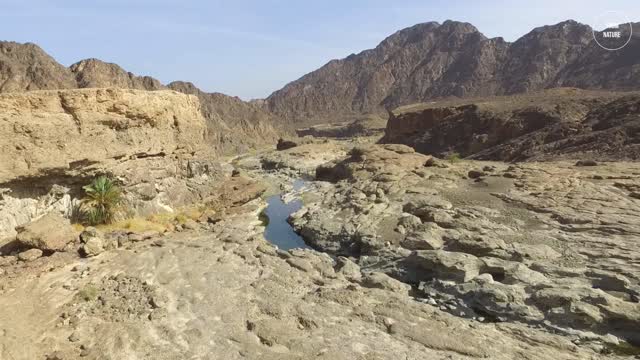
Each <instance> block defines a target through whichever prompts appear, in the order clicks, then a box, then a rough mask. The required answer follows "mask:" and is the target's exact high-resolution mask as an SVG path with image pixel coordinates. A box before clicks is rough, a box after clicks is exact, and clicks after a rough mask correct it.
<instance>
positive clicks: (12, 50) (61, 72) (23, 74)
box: [0, 41, 77, 93]
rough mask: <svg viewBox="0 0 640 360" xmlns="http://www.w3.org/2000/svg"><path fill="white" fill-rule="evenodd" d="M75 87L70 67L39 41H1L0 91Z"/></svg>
mask: <svg viewBox="0 0 640 360" xmlns="http://www.w3.org/2000/svg"><path fill="white" fill-rule="evenodd" d="M75 87H77V85H76V82H75V80H74V78H73V75H72V74H71V73H70V72H69V70H68V69H67V68H65V67H64V66H62V65H60V64H58V63H57V62H56V61H55V60H54V59H53V58H52V57H51V56H49V55H47V53H45V52H44V51H43V50H42V49H41V48H40V47H39V46H38V45H35V44H31V43H27V44H19V43H15V42H10V41H0V93H2V92H18V91H27V90H48V89H68V88H75Z"/></svg>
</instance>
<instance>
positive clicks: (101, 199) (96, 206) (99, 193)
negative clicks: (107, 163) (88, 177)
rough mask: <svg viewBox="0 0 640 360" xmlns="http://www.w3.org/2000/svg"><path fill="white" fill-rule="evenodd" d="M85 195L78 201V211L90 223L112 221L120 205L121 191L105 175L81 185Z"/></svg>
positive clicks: (96, 223) (97, 223) (108, 222)
mask: <svg viewBox="0 0 640 360" xmlns="http://www.w3.org/2000/svg"><path fill="white" fill-rule="evenodd" d="M83 189H84V191H85V197H84V198H83V199H82V202H81V203H80V212H81V213H82V215H83V218H84V220H85V221H86V222H88V223H89V224H90V225H99V224H110V223H112V222H113V221H114V220H115V218H116V216H117V214H118V212H119V211H120V210H121V208H120V207H121V205H122V191H121V190H120V187H119V186H117V185H116V184H115V183H114V182H113V180H111V179H109V178H107V177H106V176H100V177H97V178H95V179H94V180H93V181H92V182H91V184H89V185H86V186H84V187H83Z"/></svg>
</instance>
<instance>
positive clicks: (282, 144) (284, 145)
mask: <svg viewBox="0 0 640 360" xmlns="http://www.w3.org/2000/svg"><path fill="white" fill-rule="evenodd" d="M296 146H298V143H296V142H294V141H291V140H285V139H282V138H280V139H278V144H276V150H287V149H291V148H294V147H296Z"/></svg>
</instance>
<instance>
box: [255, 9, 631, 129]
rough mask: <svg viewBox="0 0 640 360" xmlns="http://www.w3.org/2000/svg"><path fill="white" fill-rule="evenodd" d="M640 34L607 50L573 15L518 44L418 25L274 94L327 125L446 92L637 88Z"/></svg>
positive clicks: (296, 118) (454, 26)
mask: <svg viewBox="0 0 640 360" xmlns="http://www.w3.org/2000/svg"><path fill="white" fill-rule="evenodd" d="M639 39H640V37H639V36H638V35H634V36H633V39H632V41H631V42H630V43H629V44H628V45H627V46H626V47H625V48H623V49H622V50H620V51H615V52H611V51H605V50H603V49H602V48H600V47H598V45H597V44H596V43H595V42H594V41H593V36H592V30H591V28H590V27H589V26H586V25H583V24H579V23H577V22H574V21H566V22H562V23H559V24H557V25H553V26H544V27H540V28H536V29H534V30H533V31H531V32H530V33H528V34H526V35H524V36H523V37H522V38H520V39H518V40H517V41H516V42H514V43H509V42H506V41H504V40H503V39H502V38H493V39H488V38H486V37H485V36H484V35H483V34H482V33H480V32H479V31H478V30H477V29H476V28H475V27H474V26H472V25H471V24H468V23H460V22H455V21H446V22H444V23H443V24H438V23H435V22H430V23H424V24H418V25H415V26H412V27H410V28H406V29H403V30H400V31H398V32H397V33H395V34H393V35H391V36H389V37H388V38H387V39H385V40H384V41H382V42H381V43H380V44H379V45H378V46H377V47H376V48H375V49H371V50H365V51H363V52H361V53H359V54H357V55H355V54H354V55H350V56H348V57H347V58H345V59H341V60H332V61H330V62H329V63H327V64H326V65H325V66H323V67H322V68H320V69H318V70H316V71H314V72H311V73H309V74H307V75H305V76H303V77H302V78H300V79H298V80H296V81H294V82H291V83H290V84H288V85H287V86H285V87H284V88H283V89H281V90H278V91H276V92H274V93H273V94H272V95H271V96H269V98H268V99H267V104H268V107H269V109H270V110H271V111H272V112H274V113H276V114H278V115H280V116H282V117H284V118H286V119H288V120H289V121H292V122H295V123H299V124H307V123H327V122H332V121H336V120H341V119H345V118H349V117H352V116H353V115H354V114H362V113H365V112H376V111H379V112H381V111H384V109H385V108H386V109H393V108H395V107H398V106H400V105H406V104H411V103H415V102H420V101H425V100H427V99H433V98H442V97H450V96H455V97H471V96H489V95H503V94H514V93H522V92H528V91H533V90H540V89H545V88H552V87H560V86H573V87H580V88H593V89H635V88H636V87H637V79H638V76H640V63H639V62H638V58H637V56H635V55H634V54H637V53H638V52H639V51H640V40H639Z"/></svg>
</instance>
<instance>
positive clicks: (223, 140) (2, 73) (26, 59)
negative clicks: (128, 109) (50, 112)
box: [0, 42, 284, 153]
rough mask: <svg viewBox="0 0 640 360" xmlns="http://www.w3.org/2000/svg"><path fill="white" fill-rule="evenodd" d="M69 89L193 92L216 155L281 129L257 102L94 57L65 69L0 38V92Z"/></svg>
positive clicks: (267, 139) (34, 49)
mask: <svg viewBox="0 0 640 360" xmlns="http://www.w3.org/2000/svg"><path fill="white" fill-rule="evenodd" d="M73 88H121V89H136V90H149V91H155V90H167V89H172V90H175V91H178V92H182V93H185V94H191V95H196V96H197V97H198V98H199V99H200V103H201V104H202V107H201V110H202V115H203V116H204V118H205V119H206V120H207V127H208V128H209V130H210V131H209V134H210V135H211V138H210V139H209V144H210V145H211V146H213V147H215V148H216V150H218V151H219V152H221V153H222V152H224V153H237V152H244V151H247V150H248V149H251V148H257V147H262V146H264V145H266V144H272V143H274V142H275V141H276V140H277V138H278V135H279V134H281V133H283V132H284V130H282V129H281V128H280V127H279V126H278V125H277V121H275V118H274V117H273V115H271V114H270V113H268V112H266V111H265V110H263V108H262V107H261V106H259V105H256V104H253V103H250V102H245V101H242V100H240V99H239V98H237V97H232V96H228V95H224V94H220V93H206V92H203V91H201V90H200V89H198V88H197V87H196V86H195V85H193V84H192V83H187V82H181V81H177V82H173V83H171V84H169V85H168V86H165V85H163V84H162V83H161V82H160V81H159V80H157V79H155V78H153V77H150V76H137V75H135V74H133V73H131V72H128V71H126V70H124V69H123V68H122V67H120V66H119V65H117V64H113V63H108V62H104V61H101V60H98V59H86V60H82V61H79V62H77V63H75V64H73V65H71V66H70V67H69V68H65V67H64V66H62V65H60V64H58V63H57V62H56V61H55V60H54V59H53V58H52V57H50V56H49V55H47V54H46V53H45V52H44V51H43V50H42V49H40V48H39V47H38V46H37V45H33V44H19V43H13V42H0V93H3V92H21V91H27V90H45V89H73Z"/></svg>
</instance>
